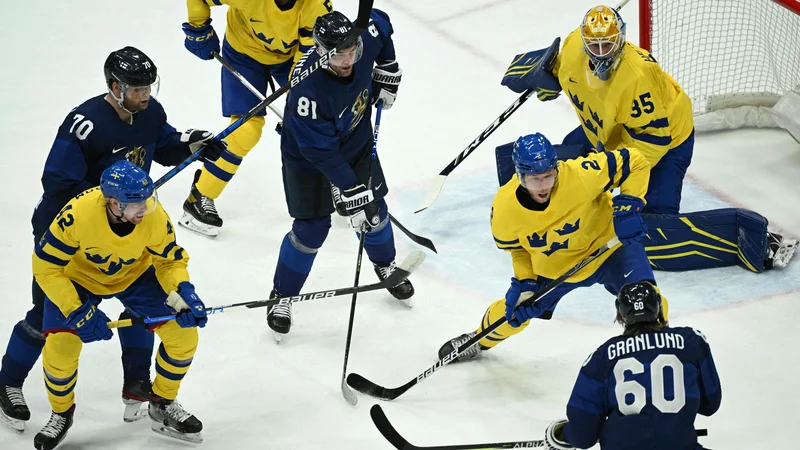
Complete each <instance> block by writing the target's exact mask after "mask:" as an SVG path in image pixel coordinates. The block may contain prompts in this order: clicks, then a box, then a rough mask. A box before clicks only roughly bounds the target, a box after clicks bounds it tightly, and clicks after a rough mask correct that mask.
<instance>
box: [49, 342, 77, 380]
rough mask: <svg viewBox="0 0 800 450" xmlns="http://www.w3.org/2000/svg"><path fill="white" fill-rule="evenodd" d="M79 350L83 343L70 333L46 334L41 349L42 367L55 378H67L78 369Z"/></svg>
mask: <svg viewBox="0 0 800 450" xmlns="http://www.w3.org/2000/svg"><path fill="white" fill-rule="evenodd" d="M81 349H83V342H81V340H80V338H79V337H78V336H76V335H74V334H72V333H67V332H62V333H51V334H48V335H47V340H46V341H45V344H44V349H42V365H43V366H44V369H45V370H46V371H47V372H48V373H50V374H52V375H54V376H56V377H65V376H69V375H71V374H72V373H73V372H74V371H75V369H77V368H78V358H79V357H80V354H81Z"/></svg>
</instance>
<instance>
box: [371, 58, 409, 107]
mask: <svg viewBox="0 0 800 450" xmlns="http://www.w3.org/2000/svg"><path fill="white" fill-rule="evenodd" d="M402 77H403V69H401V68H400V66H399V65H398V64H397V63H396V62H394V61H392V62H390V63H385V64H379V65H378V66H376V67H375V68H374V69H372V99H371V101H370V103H371V104H372V105H377V104H378V102H379V101H382V102H383V109H389V108H391V107H392V105H393V104H394V100H395V99H396V98H397V88H398V87H400V79H401V78H402Z"/></svg>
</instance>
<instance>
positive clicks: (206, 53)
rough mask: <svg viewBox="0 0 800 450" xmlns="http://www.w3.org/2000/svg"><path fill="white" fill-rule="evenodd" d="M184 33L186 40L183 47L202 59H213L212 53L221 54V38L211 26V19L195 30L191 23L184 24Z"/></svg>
mask: <svg viewBox="0 0 800 450" xmlns="http://www.w3.org/2000/svg"><path fill="white" fill-rule="evenodd" d="M183 32H184V34H186V40H184V41H183V46H184V47H186V50H189V51H190V52H192V53H194V54H195V55H196V56H197V57H198V58H200V59H205V60H209V59H213V58H214V57H213V56H212V55H211V53H219V37H217V33H216V32H215V31H214V27H212V26H211V19H208V22H206V23H205V24H203V26H202V27H199V28H195V27H193V26H192V25H191V24H190V23H189V22H184V23H183Z"/></svg>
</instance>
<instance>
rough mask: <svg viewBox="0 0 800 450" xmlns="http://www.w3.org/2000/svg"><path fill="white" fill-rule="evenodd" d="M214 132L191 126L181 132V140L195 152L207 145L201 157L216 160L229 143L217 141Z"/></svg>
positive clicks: (210, 160)
mask: <svg viewBox="0 0 800 450" xmlns="http://www.w3.org/2000/svg"><path fill="white" fill-rule="evenodd" d="M213 139H214V133H212V132H210V131H205V130H195V129H194V128H189V129H188V130H186V131H184V132H183V134H181V142H183V143H184V144H188V145H189V151H190V152H192V153H194V152H196V151H197V150H199V149H200V147H202V146H204V145H205V148H204V149H203V152H202V153H200V159H202V160H203V161H205V162H214V161H216V160H217V158H219V157H220V156H221V155H222V153H223V152H224V151H225V150H227V149H228V143H227V142H225V141H224V140H221V141H215V140H213Z"/></svg>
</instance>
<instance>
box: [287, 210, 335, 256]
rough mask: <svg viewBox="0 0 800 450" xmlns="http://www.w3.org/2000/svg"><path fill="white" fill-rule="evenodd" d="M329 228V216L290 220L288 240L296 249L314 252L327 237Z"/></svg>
mask: <svg viewBox="0 0 800 450" xmlns="http://www.w3.org/2000/svg"><path fill="white" fill-rule="evenodd" d="M330 229H331V216H324V217H320V218H317V219H295V220H294V222H292V231H291V233H290V235H289V240H290V242H291V243H292V245H293V246H294V247H295V248H296V249H298V250H300V251H301V252H303V253H316V252H317V249H319V248H320V247H322V244H323V243H324V242H325V239H327V238H328V231H329V230H330Z"/></svg>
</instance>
